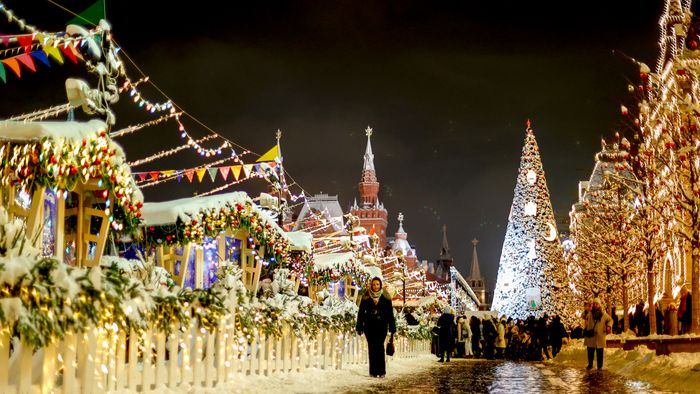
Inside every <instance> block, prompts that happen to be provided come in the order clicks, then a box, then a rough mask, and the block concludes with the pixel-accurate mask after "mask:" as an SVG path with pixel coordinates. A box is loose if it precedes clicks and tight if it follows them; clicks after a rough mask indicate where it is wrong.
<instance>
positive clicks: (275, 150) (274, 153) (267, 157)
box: [255, 145, 279, 163]
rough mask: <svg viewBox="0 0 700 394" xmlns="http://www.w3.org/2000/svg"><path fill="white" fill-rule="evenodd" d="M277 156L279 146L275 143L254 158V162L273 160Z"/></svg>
mask: <svg viewBox="0 0 700 394" xmlns="http://www.w3.org/2000/svg"><path fill="white" fill-rule="evenodd" d="M277 156H279V148H278V146H277V145H275V146H273V147H272V149H270V150H269V151H267V152H265V154H264V155H262V156H260V158H259V159H258V160H255V162H256V163H260V162H261V161H274V160H275V159H276V158H277Z"/></svg>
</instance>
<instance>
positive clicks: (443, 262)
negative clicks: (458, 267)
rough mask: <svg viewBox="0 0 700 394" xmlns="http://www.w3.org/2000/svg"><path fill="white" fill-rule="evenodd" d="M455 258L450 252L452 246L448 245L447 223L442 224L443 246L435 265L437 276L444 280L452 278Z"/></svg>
mask: <svg viewBox="0 0 700 394" xmlns="http://www.w3.org/2000/svg"><path fill="white" fill-rule="evenodd" d="M453 262H454V259H453V258H452V255H451V254H450V247H449V245H447V225H443V226H442V247H441V248H440V257H438V259H437V264H436V267H435V276H437V277H438V279H440V280H441V281H443V282H448V281H449V280H450V267H451V266H452V263H453Z"/></svg>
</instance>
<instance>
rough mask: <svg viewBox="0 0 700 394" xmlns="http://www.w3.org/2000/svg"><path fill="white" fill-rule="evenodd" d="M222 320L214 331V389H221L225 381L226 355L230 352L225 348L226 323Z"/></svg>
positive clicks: (225, 320)
mask: <svg viewBox="0 0 700 394" xmlns="http://www.w3.org/2000/svg"><path fill="white" fill-rule="evenodd" d="M227 321H228V319H226V318H224V319H222V320H221V321H220V322H219V326H218V327H217V329H216V387H221V385H223V384H224V382H225V381H226V353H227V352H230V351H231V350H230V349H228V348H227V347H226V337H228V334H227V332H226V323H227Z"/></svg>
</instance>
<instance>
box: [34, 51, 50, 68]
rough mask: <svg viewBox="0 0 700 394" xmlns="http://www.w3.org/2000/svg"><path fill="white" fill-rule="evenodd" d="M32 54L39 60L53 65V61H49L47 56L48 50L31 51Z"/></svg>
mask: <svg viewBox="0 0 700 394" xmlns="http://www.w3.org/2000/svg"><path fill="white" fill-rule="evenodd" d="M31 55H32V56H33V57H34V58H35V59H37V60H38V61H40V62H42V63H44V64H46V65H47V66H49V67H51V63H49V58H48V57H46V52H44V51H34V52H32V53H31Z"/></svg>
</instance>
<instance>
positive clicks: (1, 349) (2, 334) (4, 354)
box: [0, 329, 10, 389]
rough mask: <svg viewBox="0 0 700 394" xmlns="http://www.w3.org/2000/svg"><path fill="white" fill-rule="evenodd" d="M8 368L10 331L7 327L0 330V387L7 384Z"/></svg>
mask: <svg viewBox="0 0 700 394" xmlns="http://www.w3.org/2000/svg"><path fill="white" fill-rule="evenodd" d="M9 370H10V333H9V331H8V329H3V330H2V331H0V389H4V388H5V387H7V385H8V384H9V381H8V377H9V376H8V371H9Z"/></svg>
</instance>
